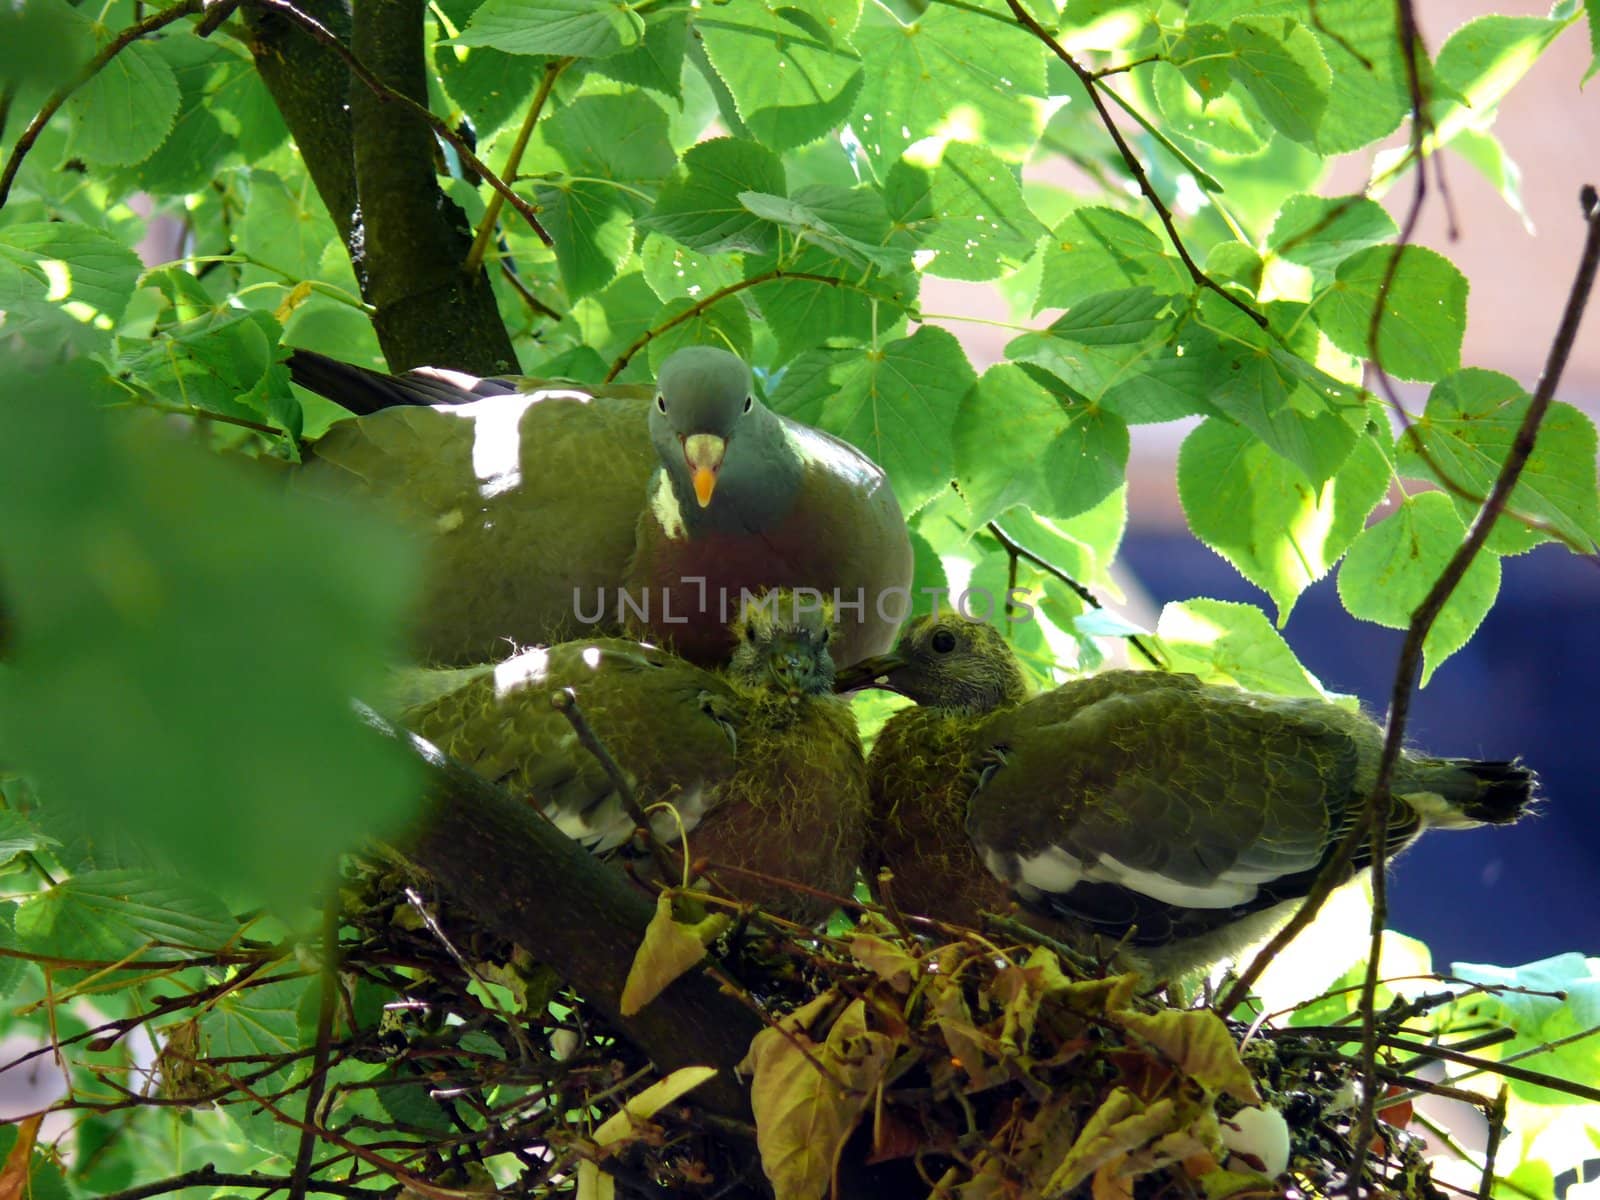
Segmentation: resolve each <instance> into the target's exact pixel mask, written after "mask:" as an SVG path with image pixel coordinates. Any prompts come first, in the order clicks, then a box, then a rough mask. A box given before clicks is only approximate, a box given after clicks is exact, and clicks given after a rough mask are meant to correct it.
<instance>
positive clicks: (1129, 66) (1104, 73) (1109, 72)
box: [1091, 54, 1166, 79]
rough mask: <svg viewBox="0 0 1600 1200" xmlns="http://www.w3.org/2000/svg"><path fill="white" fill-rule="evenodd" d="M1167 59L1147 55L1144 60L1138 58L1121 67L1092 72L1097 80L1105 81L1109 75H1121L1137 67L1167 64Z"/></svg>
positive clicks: (1161, 56) (1162, 56)
mask: <svg viewBox="0 0 1600 1200" xmlns="http://www.w3.org/2000/svg"><path fill="white" fill-rule="evenodd" d="M1165 61H1166V58H1165V56H1164V55H1160V54H1146V55H1145V56H1144V57H1143V58H1136V59H1134V60H1133V61H1132V62H1125V63H1123V64H1122V65H1121V66H1120V67H1101V68H1100V69H1099V70H1098V71H1093V72H1091V76H1092V77H1093V78H1095V79H1104V78H1106V77H1107V76H1108V75H1121V74H1122V73H1123V72H1124V71H1131V70H1133V69H1134V68H1135V67H1142V66H1144V65H1145V64H1146V63H1153V62H1165Z"/></svg>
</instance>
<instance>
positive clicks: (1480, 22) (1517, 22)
mask: <svg viewBox="0 0 1600 1200" xmlns="http://www.w3.org/2000/svg"><path fill="white" fill-rule="evenodd" d="M1564 28H1566V24H1565V22H1562V21H1554V20H1550V19H1549V18H1547V17H1506V16H1500V15H1498V14H1493V15H1490V16H1484V17H1479V18H1477V19H1476V20H1473V21H1468V22H1467V23H1466V24H1465V25H1463V26H1461V28H1460V29H1457V30H1456V31H1455V32H1454V33H1452V34H1451V35H1450V36H1449V37H1448V38H1446V39H1445V43H1444V45H1443V46H1441V47H1440V48H1439V56H1438V58H1437V60H1436V61H1435V63H1434V73H1435V74H1436V75H1437V76H1438V79H1439V81H1440V82H1441V83H1442V84H1444V85H1446V86H1447V87H1448V88H1450V89H1451V91H1452V92H1453V93H1454V96H1453V97H1452V98H1450V99H1447V100H1444V101H1442V102H1438V103H1436V104H1435V105H1434V107H1433V111H1432V116H1433V120H1434V124H1435V127H1436V133H1435V139H1436V144H1438V145H1445V144H1447V143H1448V142H1450V141H1451V140H1452V139H1453V138H1454V137H1455V135H1456V133H1457V131H1459V130H1460V129H1463V128H1469V127H1471V128H1480V129H1482V128H1487V126H1488V124H1489V122H1490V120H1491V119H1492V116H1493V113H1494V110H1495V108H1496V106H1497V105H1498V104H1499V103H1500V101H1501V100H1503V99H1505V97H1506V95H1507V93H1509V92H1510V91H1511V89H1512V87H1514V86H1515V85H1516V84H1517V82H1518V81H1519V80H1520V79H1521V78H1522V77H1523V76H1524V75H1525V74H1527V72H1528V69H1529V68H1530V67H1532V66H1533V64H1534V63H1536V62H1537V61H1538V60H1539V57H1540V56H1541V55H1542V54H1544V52H1545V51H1546V50H1547V49H1549V47H1550V44H1551V43H1552V42H1553V41H1555V39H1556V38H1557V37H1558V36H1559V35H1560V33H1561V31H1562V30H1563V29H1564ZM1457 97H1458V98H1457Z"/></svg>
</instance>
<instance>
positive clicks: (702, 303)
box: [601, 267, 850, 383]
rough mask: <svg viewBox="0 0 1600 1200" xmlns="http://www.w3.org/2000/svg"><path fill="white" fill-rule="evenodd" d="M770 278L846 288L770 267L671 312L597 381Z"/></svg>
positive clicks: (619, 371) (827, 277)
mask: <svg viewBox="0 0 1600 1200" xmlns="http://www.w3.org/2000/svg"><path fill="white" fill-rule="evenodd" d="M774 279H809V280H810V281H811V282H812V283H825V284H827V285H828V286H829V287H849V286H850V284H848V283H847V282H846V281H845V280H843V279H836V278H834V277H833V276H832V275H816V274H813V273H811V272H810V271H786V270H784V269H783V268H782V267H773V268H772V270H770V271H762V272H761V274H759V275H752V276H750V278H749V279H740V280H738V281H737V282H734V283H730V284H729V285H728V286H727V287H722V288H718V289H717V290H716V291H714V292H712V293H710V294H709V295H707V296H705V297H703V298H702V299H700V300H697V301H696V302H695V303H693V304H691V305H690V306H689V307H688V308H686V309H684V310H683V311H682V312H681V313H674V314H673V315H672V316H671V317H669V318H668V319H667V320H665V321H663V322H662V323H661V324H659V325H656V326H654V327H653V328H650V329H646V330H645V331H644V332H643V333H641V334H640V335H639V336H638V337H636V338H634V340H633V344H632V345H631V346H629V347H628V348H627V349H626V350H624V351H623V352H622V353H621V354H619V355H617V360H616V361H615V362H614V363H612V364H611V369H610V370H609V371H607V372H606V377H605V379H604V380H602V381H601V382H603V383H610V382H611V381H612V380H613V379H615V378H616V377H617V376H618V375H620V374H622V372H623V370H624V369H625V368H626V367H627V365H628V363H629V362H630V361H631V360H632V358H633V356H634V355H635V354H637V353H639V351H641V350H643V349H644V348H645V347H646V346H648V345H649V344H650V343H651V342H653V341H654V340H655V339H656V338H658V337H660V336H661V335H662V334H663V333H665V332H666V331H667V330H669V329H672V328H673V327H675V326H677V325H681V324H683V322H685V321H688V320H692V319H693V318H695V317H698V316H699V315H700V314H701V313H703V312H705V311H706V310H707V309H708V308H710V307H711V306H712V305H714V304H716V303H717V302H718V301H719V300H726V299H727V298H728V297H729V296H733V295H736V294H737V293H739V292H742V291H744V290H746V289H747V288H753V287H756V286H757V285H759V284H763V283H771V282H772V281H773V280H774Z"/></svg>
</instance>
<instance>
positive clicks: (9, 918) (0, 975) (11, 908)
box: [0, 900, 33, 999]
mask: <svg viewBox="0 0 1600 1200" xmlns="http://www.w3.org/2000/svg"><path fill="white" fill-rule="evenodd" d="M16 920H17V905H16V903H15V902H14V901H11V900H0V946H4V947H5V948H6V949H7V950H20V949H22V946H21V943H19V942H18V941H17V931H16ZM31 969H33V964H32V963H30V962H28V961H27V960H26V959H23V958H16V957H13V956H12V955H9V954H8V955H3V956H0V999H5V998H6V997H8V996H10V995H11V993H13V992H15V991H16V990H17V986H18V985H19V984H20V983H21V982H22V978H23V976H24V975H26V974H27V973H28V972H29V971H30V970H31Z"/></svg>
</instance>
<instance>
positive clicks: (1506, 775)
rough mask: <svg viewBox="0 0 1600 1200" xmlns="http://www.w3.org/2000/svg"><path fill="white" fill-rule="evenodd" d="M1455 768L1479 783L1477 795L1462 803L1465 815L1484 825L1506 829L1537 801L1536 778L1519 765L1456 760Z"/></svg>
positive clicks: (1528, 770)
mask: <svg viewBox="0 0 1600 1200" xmlns="http://www.w3.org/2000/svg"><path fill="white" fill-rule="evenodd" d="M1454 765H1455V766H1457V767H1460V768H1461V769H1462V770H1463V771H1466V772H1467V773H1468V774H1469V775H1471V776H1472V777H1473V778H1474V779H1476V780H1477V782H1478V787H1477V791H1476V794H1474V795H1472V796H1470V797H1468V798H1466V799H1465V800H1463V801H1461V802H1460V804H1459V807H1460V809H1461V811H1462V813H1463V814H1464V815H1466V816H1467V817H1469V818H1471V819H1472V820H1474V821H1482V822H1484V823H1485V824H1487V825H1507V824H1510V823H1511V822H1512V821H1515V820H1516V819H1517V818H1518V817H1521V816H1524V815H1525V814H1526V813H1527V812H1528V810H1529V809H1530V808H1531V807H1532V806H1533V805H1534V804H1535V803H1536V802H1537V801H1538V799H1539V796H1538V788H1539V777H1538V776H1537V775H1536V774H1534V773H1533V771H1532V770H1530V769H1529V768H1527V767H1525V766H1523V765H1522V760H1521V759H1516V758H1514V759H1512V760H1511V761H1510V762H1475V761H1473V760H1471V759H1457V760H1456V761H1455V763H1454Z"/></svg>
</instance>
